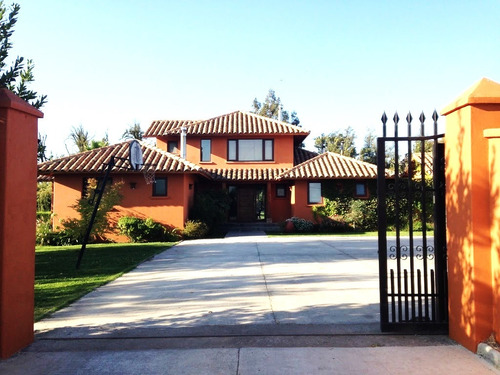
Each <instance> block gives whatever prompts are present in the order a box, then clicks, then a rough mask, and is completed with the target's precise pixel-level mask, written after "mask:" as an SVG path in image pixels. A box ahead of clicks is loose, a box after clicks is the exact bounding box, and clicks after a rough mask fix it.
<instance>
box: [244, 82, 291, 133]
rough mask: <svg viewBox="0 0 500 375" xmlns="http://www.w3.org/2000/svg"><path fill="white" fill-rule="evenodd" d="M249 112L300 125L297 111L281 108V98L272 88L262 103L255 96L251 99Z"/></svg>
mask: <svg viewBox="0 0 500 375" xmlns="http://www.w3.org/2000/svg"><path fill="white" fill-rule="evenodd" d="M250 112H252V113H255V114H257V115H260V116H264V117H269V118H272V119H275V120H279V121H284V122H288V123H289V124H292V125H296V126H300V120H299V118H298V117H297V112H295V111H292V112H291V113H288V111H285V110H283V104H282V103H281V99H280V98H279V97H277V96H276V93H275V92H274V90H272V89H269V92H268V93H267V96H266V98H265V99H264V102H263V103H261V102H259V101H258V100H257V98H255V99H254V100H253V103H252V110H251V111H250Z"/></svg>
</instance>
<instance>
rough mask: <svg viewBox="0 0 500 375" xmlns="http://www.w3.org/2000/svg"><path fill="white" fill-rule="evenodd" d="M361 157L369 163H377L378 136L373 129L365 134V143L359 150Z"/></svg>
mask: <svg viewBox="0 0 500 375" xmlns="http://www.w3.org/2000/svg"><path fill="white" fill-rule="evenodd" d="M359 159H360V160H361V161H365V162H367V163H372V164H377V137H376V136H375V135H374V134H373V132H372V131H370V132H369V133H368V134H367V135H366V136H365V143H364V144H363V147H362V148H361V150H360V151H359Z"/></svg>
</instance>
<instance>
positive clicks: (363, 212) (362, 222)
mask: <svg viewBox="0 0 500 375" xmlns="http://www.w3.org/2000/svg"><path fill="white" fill-rule="evenodd" d="M345 218H346V221H347V222H348V223H350V224H351V225H352V226H353V227H354V228H355V229H357V230H376V229H377V226H378V215H377V200H376V199H360V200H353V201H352V202H351V207H350V212H349V213H348V214H347V215H346V216H345Z"/></svg>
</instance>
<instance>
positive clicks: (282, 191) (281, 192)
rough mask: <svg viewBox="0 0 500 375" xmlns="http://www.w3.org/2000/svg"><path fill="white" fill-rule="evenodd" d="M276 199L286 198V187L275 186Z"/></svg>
mask: <svg viewBox="0 0 500 375" xmlns="http://www.w3.org/2000/svg"><path fill="white" fill-rule="evenodd" d="M276 197H277V198H284V197H286V186H285V185H276Z"/></svg>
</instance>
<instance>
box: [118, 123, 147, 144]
mask: <svg viewBox="0 0 500 375" xmlns="http://www.w3.org/2000/svg"><path fill="white" fill-rule="evenodd" d="M143 136H144V132H143V131H142V129H141V124H139V123H138V122H134V124H133V125H130V127H129V128H128V129H127V130H125V132H124V133H123V135H122V139H137V140H139V141H140V140H141V139H142V137H143Z"/></svg>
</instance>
